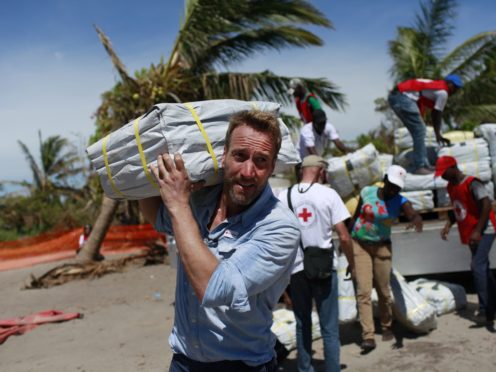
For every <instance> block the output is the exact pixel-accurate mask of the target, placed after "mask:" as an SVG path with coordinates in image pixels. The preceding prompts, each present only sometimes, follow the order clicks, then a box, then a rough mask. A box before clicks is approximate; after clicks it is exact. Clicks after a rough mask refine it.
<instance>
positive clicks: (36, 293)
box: [0, 263, 496, 372]
mask: <svg viewBox="0 0 496 372" xmlns="http://www.w3.org/2000/svg"><path fill="white" fill-rule="evenodd" d="M55 265H56V264H53V263H52V264H43V265H39V266H36V267H34V268H28V269H17V270H10V271H3V272H0V318H1V319H5V318H11V317H16V316H23V315H28V314H31V313H34V312H39V311H42V310H49V309H57V310H62V311H64V312H73V311H77V312H81V313H83V314H84V318H83V319H76V320H72V321H68V322H65V323H58V324H46V325H41V326H39V327H38V328H36V329H34V330H32V331H29V332H27V333H26V334H24V335H21V336H12V337H10V338H9V339H7V341H6V342H5V343H4V344H3V345H0V371H6V372H29V371H33V372H34V371H36V372H53V371H78V372H83V371H85V372H100V371H102V372H103V371H120V372H131V371H166V370H168V366H169V361H170V359H171V351H170V348H169V346H168V343H167V337H168V334H169V332H170V329H171V327H172V322H173V317H174V309H173V301H174V297H173V296H174V288H175V270H174V269H173V268H171V267H170V266H167V265H159V266H149V267H143V268H132V269H129V270H127V271H126V272H124V273H118V274H111V275H107V276H105V277H103V278H100V279H96V280H83V281H75V282H72V283H68V284H65V285H63V286H59V287H53V288H50V289H41V290H20V288H21V286H22V284H23V282H25V280H26V279H27V278H28V277H29V274H30V273H34V274H35V275H40V274H42V273H44V272H46V271H47V270H48V269H49V268H52V267H54V266H55ZM475 301H476V298H475V296H474V295H473V294H471V295H469V302H470V304H469V307H468V309H467V310H465V311H463V312H462V313H460V314H448V315H444V316H442V317H440V318H439V325H438V329H437V330H435V331H433V332H432V333H431V334H429V335H426V336H416V335H413V334H411V333H408V332H405V331H404V330H403V328H401V327H399V326H396V329H395V330H396V334H397V340H396V341H395V342H389V343H383V342H381V341H380V337H378V341H379V342H378V348H377V349H376V350H374V351H373V352H371V353H370V354H368V355H360V349H359V346H358V345H359V342H360V328H359V325H358V324H352V325H348V326H345V327H342V329H341V335H342V349H341V360H342V363H343V364H344V365H346V369H345V370H347V371H402V372H407V371H422V372H425V371H443V372H444V371H450V372H452V371H470V372H472V371H477V372H486V371H487V372H489V371H494V370H496V334H493V333H490V332H489V331H488V330H487V329H485V328H473V323H472V322H471V321H470V320H468V319H467V318H468V314H469V312H470V311H473V310H474V308H475V304H474V302H475ZM314 350H315V354H314V359H315V366H316V370H317V371H319V370H323V368H322V359H323V353H322V341H321V340H318V341H314ZM295 357H296V353H295V352H294V351H293V352H292V353H291V354H290V355H289V357H288V359H287V360H286V361H285V362H284V363H283V365H282V366H281V367H280V370H281V371H296V367H295V365H296V364H295Z"/></svg>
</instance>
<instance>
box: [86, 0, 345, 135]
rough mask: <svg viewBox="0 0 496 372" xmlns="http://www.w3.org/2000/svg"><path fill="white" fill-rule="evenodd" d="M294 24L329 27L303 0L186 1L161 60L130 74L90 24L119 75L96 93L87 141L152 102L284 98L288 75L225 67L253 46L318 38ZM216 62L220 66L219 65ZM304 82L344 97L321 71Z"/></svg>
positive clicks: (331, 99)
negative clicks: (97, 103)
mask: <svg viewBox="0 0 496 372" xmlns="http://www.w3.org/2000/svg"><path fill="white" fill-rule="evenodd" d="M300 25H316V26H322V27H328V28H330V27H332V24H331V22H330V21H329V20H328V19H327V18H326V17H325V16H324V15H323V14H322V13H321V12H319V11H318V10H317V9H316V8H315V7H314V6H313V5H311V4H310V2H308V1H305V0H282V1H281V0H251V1H247V0H231V1H224V0H195V1H186V9H185V18H184V21H183V22H182V25H181V29H180V30H179V33H178V36H177V38H176V40H175V43H174V46H173V48H172V53H171V54H170V57H169V59H168V61H167V62H166V63H164V61H160V62H159V63H158V64H157V65H151V66H150V67H149V68H143V69H141V70H139V71H137V72H136V73H135V74H134V77H131V76H130V75H129V74H128V73H127V71H126V69H125V67H124V65H123V64H122V62H121V61H120V60H119V58H118V57H117V55H116V53H115V52H114V50H113V48H112V46H111V44H110V41H109V39H108V38H107V37H106V36H105V35H104V34H103V32H102V31H101V30H100V29H99V28H97V32H98V34H99V37H100V40H101V41H102V43H103V45H104V47H105V49H106V50H107V52H108V54H109V55H110V57H111V59H112V62H113V65H114V67H115V68H116V69H117V71H118V72H119V74H120V76H121V81H120V82H118V83H117V84H116V85H115V86H114V87H113V88H112V89H111V90H109V91H107V92H105V93H104V94H103V95H102V104H101V105H100V107H99V108H98V110H97V112H96V126H97V131H96V133H95V136H94V137H93V138H92V141H96V140H98V139H99V138H101V137H102V136H103V135H105V134H107V133H109V132H110V131H112V130H115V129H117V128H119V127H120V126H121V125H123V124H125V123H127V122H129V121H130V120H132V119H133V118H135V117H138V116H140V115H142V114H143V113H145V112H146V110H148V109H150V107H151V106H152V105H153V104H155V103H159V102H188V101H200V100H206V99H222V98H232V99H242V100H251V99H264V100H273V101H276V102H281V103H290V102H291V99H292V97H290V96H289V95H288V93H287V90H288V88H289V81H290V79H291V77H282V76H277V75H274V74H273V73H271V72H270V71H263V72H259V73H236V72H230V71H225V70H226V69H228V68H229V67H230V66H232V65H235V64H236V63H239V62H240V61H241V60H243V59H245V58H248V57H250V56H252V55H254V54H255V53H259V52H263V51H266V50H274V49H275V50H280V49H282V48H286V47H304V46H310V45H322V41H321V40H320V38H319V37H318V36H316V35H315V34H313V33H312V32H310V31H308V30H307V29H305V28H304V27H302V26H300ZM219 68H223V69H224V72H219V71H218V69H219ZM304 81H305V83H306V84H307V87H308V88H309V89H311V90H312V91H313V92H315V93H316V94H317V95H319V96H320V98H321V99H322V100H323V101H324V102H325V103H326V104H328V105H329V106H330V107H331V108H334V109H343V108H344V106H345V103H346V102H345V98H344V95H343V94H342V93H340V92H339V91H338V89H337V87H336V86H335V85H334V84H333V83H331V82H330V81H328V80H326V79H304Z"/></svg>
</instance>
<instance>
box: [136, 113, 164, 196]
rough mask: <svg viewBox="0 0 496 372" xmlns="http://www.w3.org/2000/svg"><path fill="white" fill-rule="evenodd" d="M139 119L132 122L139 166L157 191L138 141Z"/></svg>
mask: <svg viewBox="0 0 496 372" xmlns="http://www.w3.org/2000/svg"><path fill="white" fill-rule="evenodd" d="M140 119H141V118H140V117H139V118H137V119H136V120H135V121H134V124H133V127H134V137H135V138H136V144H137V145H138V152H139V156H140V159H141V165H142V166H143V170H144V171H145V175H146V178H147V179H148V182H150V183H151V184H152V186H153V187H155V188H156V189H158V186H157V184H156V183H155V180H154V179H153V177H152V175H151V174H150V170H149V169H148V164H147V163H146V158H145V153H144V152H143V146H141V139H140V134H139V122H140Z"/></svg>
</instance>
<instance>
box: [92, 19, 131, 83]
mask: <svg viewBox="0 0 496 372" xmlns="http://www.w3.org/2000/svg"><path fill="white" fill-rule="evenodd" d="M94 27H95V30H96V32H97V34H98V38H99V39H100V41H101V43H102V44H103V47H104V48H105V50H106V51H107V54H108V55H109V56H110V59H111V60H112V64H113V65H114V67H115V69H116V70H117V72H118V73H119V76H120V77H121V79H122V80H123V81H125V82H127V83H128V84H131V85H132V86H137V84H136V81H135V80H134V79H133V78H132V77H131V76H130V75H129V74H128V73H127V70H126V67H125V66H124V64H123V63H122V62H121V60H120V58H119V57H118V56H117V54H116V53H115V51H114V48H113V47H112V44H111V43H110V39H109V38H108V37H107V35H105V33H104V32H103V31H102V30H101V29H100V28H99V27H98V26H97V25H94Z"/></svg>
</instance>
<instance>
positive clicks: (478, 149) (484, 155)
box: [438, 138, 490, 163]
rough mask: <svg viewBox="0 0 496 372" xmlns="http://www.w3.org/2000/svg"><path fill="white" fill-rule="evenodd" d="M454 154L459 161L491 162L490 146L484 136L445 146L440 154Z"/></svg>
mask: <svg viewBox="0 0 496 372" xmlns="http://www.w3.org/2000/svg"><path fill="white" fill-rule="evenodd" d="M445 155H448V156H453V157H454V158H455V159H456V161H457V162H458V163H473V162H475V163H485V162H487V163H489V161H490V160H489V147H488V145H487V142H486V140H484V139H483V138H474V139H472V140H468V141H465V142H459V143H455V144H454V145H451V146H447V147H443V148H441V149H440V150H439V152H438V156H445Z"/></svg>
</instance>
